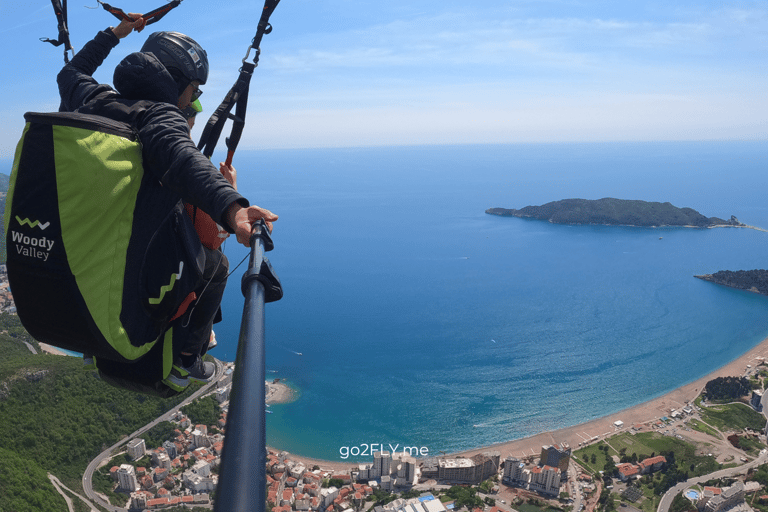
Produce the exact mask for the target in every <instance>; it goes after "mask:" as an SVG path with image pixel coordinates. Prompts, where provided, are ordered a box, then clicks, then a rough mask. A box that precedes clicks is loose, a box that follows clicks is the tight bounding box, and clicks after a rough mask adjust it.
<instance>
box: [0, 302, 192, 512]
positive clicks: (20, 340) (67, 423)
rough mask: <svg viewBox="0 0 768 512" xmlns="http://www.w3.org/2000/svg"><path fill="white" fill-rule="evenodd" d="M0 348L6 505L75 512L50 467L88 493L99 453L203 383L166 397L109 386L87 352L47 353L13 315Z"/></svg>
mask: <svg viewBox="0 0 768 512" xmlns="http://www.w3.org/2000/svg"><path fill="white" fill-rule="evenodd" d="M24 342H26V343H28V344H29V345H30V346H31V347H32V349H34V350H35V351H37V354H33V353H32V351H31V350H30V348H28V346H27V345H25V343H24ZM0 353H2V354H3V355H2V357H1V358H0V476H1V477H2V478H0V511H14V512H16V511H19V512H22V511H23V512H60V511H62V510H67V507H66V503H65V502H64V499H63V498H62V497H61V496H60V495H59V494H58V493H57V492H56V490H55V489H54V488H53V485H52V484H51V482H50V481H49V480H48V477H47V473H52V474H54V475H55V476H57V477H58V478H59V479H60V480H61V481H62V482H64V484H65V485H67V486H68V487H70V488H71V489H75V490H77V492H80V491H81V489H82V487H81V483H82V476H83V472H84V471H85V468H86V466H87V465H88V463H89V462H90V461H91V459H92V458H93V457H95V456H96V455H98V454H99V453H100V452H101V451H102V450H104V449H105V448H106V447H108V446H111V445H112V444H113V443H115V442H117V441H118V440H120V439H122V438H124V437H125V436H127V435H128V434H130V433H132V432H134V431H135V430H136V429H138V428H140V427H142V426H144V425H146V424H147V423H149V422H150V421H152V420H154V419H156V418H157V417H158V416H160V415H162V414H163V413H164V412H166V411H167V410H169V409H171V408H173V407H174V406H176V405H177V404H178V403H180V402H181V401H182V400H183V399H184V398H186V397H187V396H189V395H190V394H191V393H193V392H194V391H195V390H197V389H199V385H198V384H193V385H191V386H190V389H189V390H188V391H186V392H185V393H183V394H182V395H179V396H176V397H173V398H169V399H161V398H157V397H152V396H146V395H140V394H137V393H131V392H129V391H126V390H123V389H118V388H115V387H112V386H109V385H107V384H106V383H104V382H103V381H101V380H99V379H98V378H97V377H96V376H95V372H86V371H83V369H82V367H83V361H82V359H81V358H78V357H68V356H55V355H47V354H43V353H41V352H40V347H39V345H38V344H37V342H36V341H35V340H34V339H33V338H32V337H31V336H30V335H29V334H28V333H27V332H26V331H25V330H24V328H23V327H22V326H21V323H20V322H19V319H18V317H17V316H15V315H9V314H7V313H2V314H0ZM148 446H150V445H149V444H148ZM76 501H77V500H76ZM81 505H82V504H81ZM77 510H82V508H78V509H77Z"/></svg>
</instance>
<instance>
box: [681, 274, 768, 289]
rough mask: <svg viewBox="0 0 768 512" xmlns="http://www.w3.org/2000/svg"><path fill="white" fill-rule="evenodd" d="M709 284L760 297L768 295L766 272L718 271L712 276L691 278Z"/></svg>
mask: <svg viewBox="0 0 768 512" xmlns="http://www.w3.org/2000/svg"><path fill="white" fill-rule="evenodd" d="M693 277H695V278H697V279H702V280H704V281H709V282H710V283H715V284H719V285H721V286H727V287H729V288H736V289H737V290H745V291H748V292H752V293H759V294H760V295H768V270H764V269H756V270H736V271H733V270H720V271H719V272H715V273H714V274H703V275H699V276H693Z"/></svg>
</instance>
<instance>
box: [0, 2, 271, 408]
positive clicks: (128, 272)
mask: <svg viewBox="0 0 768 512" xmlns="http://www.w3.org/2000/svg"><path fill="white" fill-rule="evenodd" d="M53 1H54V2H57V1H58V0H53ZM179 2H180V0H179ZM278 2H279V0H267V2H266V4H265V9H264V13H263V14H262V17H261V20H260V22H259V30H258V32H257V36H256V38H254V40H253V41H254V42H253V43H252V45H251V47H250V48H249V52H250V50H251V49H252V48H254V46H256V49H257V55H256V59H254V63H253V64H252V65H251V64H248V65H247V66H246V65H244V69H245V70H246V71H244V70H241V73H240V77H239V78H238V81H237V83H236V84H235V86H234V87H233V88H232V90H231V91H230V93H229V94H228V95H227V97H226V98H225V100H224V102H222V105H221V106H219V108H218V109H217V110H216V112H214V114H213V116H211V119H210V120H209V121H208V124H207V125H206V133H204V134H203V138H204V139H206V140H207V141H208V142H207V143H206V144H205V147H206V150H207V153H206V155H207V156H209V157H210V155H212V154H213V148H214V146H215V144H216V140H217V139H218V136H219V135H220V133H221V130H222V128H223V123H224V121H226V119H227V118H231V119H233V121H234V123H235V126H233V131H232V136H231V137H230V138H228V139H227V146H228V161H229V162H231V158H232V154H233V153H234V150H235V148H236V146H237V142H238V141H239V138H240V135H241V134H242V129H243V126H244V122H245V108H246V96H247V93H248V82H249V80H250V75H251V74H252V72H253V68H255V67H256V64H257V60H258V53H259V52H258V41H260V40H261V36H262V35H263V34H264V33H268V31H269V29H271V26H270V25H269V23H268V18H269V15H270V14H271V13H272V11H273V10H274V7H275V6H276V5H277V3H278ZM177 4H178V2H177ZM169 5H170V4H169ZM110 12H112V11H110ZM120 12H122V11H120ZM166 12H167V11H166ZM113 14H114V12H113ZM164 14H165V12H163V13H161V14H160V17H162V15H164ZM59 16H61V17H59ZM57 18H59V19H60V28H61V27H62V26H63V27H64V30H63V32H60V36H61V35H62V34H65V35H66V37H65V38H64V41H65V44H67V46H69V47H70V48H71V45H69V43H68V34H67V32H66V12H65V10H61V12H59V11H57ZM158 19H159V18H158ZM62 20H63V25H62V23H61V21H62ZM65 55H66V53H65ZM246 75H247V77H246ZM234 105H237V115H236V116H230V114H229V112H230V111H231V109H232V108H233V106H234ZM25 119H26V121H27V124H26V126H25V129H24V132H23V134H22V137H21V140H20V141H19V144H18V146H17V150H16V155H15V157H14V162H13V169H12V173H11V182H10V186H9V191H8V197H7V201H6V211H5V217H4V225H5V230H6V246H7V247H8V251H7V252H8V261H7V268H8V275H9V282H10V285H11V289H12V293H13V294H14V299H15V302H16V307H17V311H18V314H19V318H20V320H21V321H22V324H23V325H24V326H25V328H26V329H27V330H28V331H29V332H30V334H32V335H33V336H34V337H35V338H36V339H38V340H39V341H42V342H45V343H49V344H51V345H54V346H57V347H61V348H64V349H68V350H73V351H77V352H81V353H83V354H84V355H86V356H92V357H87V358H86V361H93V362H95V366H96V368H97V369H98V371H99V374H100V375H101V377H102V378H103V379H104V380H105V381H107V382H109V383H111V384H114V385H117V386H119V387H124V388H128V389H131V390H134V391H139V392H144V393H150V394H155V395H159V396H163V397H168V396H173V395H175V394H177V393H179V392H181V391H183V390H184V389H185V388H186V386H187V385H188V380H187V379H186V377H187V375H186V372H185V371H184V370H183V368H180V367H178V366H176V365H175V364H174V360H175V358H174V356H175V355H177V352H178V351H179V349H180V348H179V347H174V346H173V343H172V338H173V336H172V330H173V325H174V324H173V322H174V321H176V320H178V319H179V318H180V316H181V315H183V314H184V313H185V311H186V309H187V307H189V306H190V304H191V303H192V301H194V300H195V298H196V297H195V294H194V293H193V290H194V289H195V286H196V283H197V282H199V277H200V276H201V275H202V266H203V261H204V256H203V254H202V251H201V245H200V240H199V238H198V237H197V234H196V233H195V232H194V228H193V227H192V223H191V221H190V220H189V217H188V216H187V215H186V214H185V213H183V211H182V206H181V202H180V201H177V202H176V203H172V202H170V201H169V200H168V196H169V192H168V191H163V190H159V191H158V189H162V188H163V187H157V186H155V187H151V186H145V185H146V184H147V180H149V179H150V178H149V175H148V174H146V173H144V170H143V162H142V151H141V144H140V142H139V141H138V135H137V133H136V132H135V130H134V129H133V128H132V127H131V126H130V125H128V124H126V123H122V122H119V121H114V120H111V119H108V118H104V117H101V116H94V115H87V114H81V113H75V112H67V113H61V112H59V113H49V114H36V113H27V114H25ZM201 144H202V142H201ZM150 190H154V191H153V192H151V191H150ZM163 194H164V195H163ZM145 211H149V212H151V215H148V216H143V217H144V218H146V217H149V218H151V219H155V220H153V221H152V222H150V223H143V222H137V219H136V218H135V217H137V216H136V215H134V213H135V212H145ZM263 231H266V228H264V229H263ZM267 233H268V232H267ZM268 245H269V247H270V248H271V242H270V243H269V244H268ZM252 250H253V248H252ZM131 255H133V257H132V256H131ZM136 256H138V257H136ZM136 260H139V261H138V262H137V261H136ZM246 277H248V279H249V280H251V281H252V280H254V279H255V280H256V281H257V283H258V284H259V285H261V287H262V288H263V289H264V290H265V295H264V302H271V301H275V300H279V299H280V298H281V297H282V288H281V286H280V282H279V280H278V279H277V277H276V275H275V274H274V272H273V271H272V268H271V265H270V264H269V262H268V260H266V258H264V261H262V262H261V263H259V266H258V268H255V269H249V270H248V271H247V272H246ZM262 396H263V395H262Z"/></svg>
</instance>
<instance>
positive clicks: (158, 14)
mask: <svg viewBox="0 0 768 512" xmlns="http://www.w3.org/2000/svg"><path fill="white" fill-rule="evenodd" d="M65 1H66V0H65ZM96 1H97V2H99V4H101V6H102V7H103V8H104V10H105V11H107V12H108V13H110V14H112V16H114V17H115V18H117V19H119V20H124V21H137V20H135V19H134V18H133V17H132V16H129V15H128V14H126V13H125V11H123V10H122V9H120V8H119V7H112V6H111V5H109V4H108V3H106V2H102V1H101V0H96ZM181 2H182V0H172V1H171V2H169V3H167V4H165V5H164V6H162V7H158V8H157V9H153V10H151V11H149V12H147V13H144V14H142V15H141V17H142V18H144V19H145V20H146V21H147V25H151V24H153V23H155V22H156V21H160V19H162V17H163V16H165V15H166V14H168V13H169V12H170V11H171V9H175V8H176V7H178V6H179V5H180V4H181Z"/></svg>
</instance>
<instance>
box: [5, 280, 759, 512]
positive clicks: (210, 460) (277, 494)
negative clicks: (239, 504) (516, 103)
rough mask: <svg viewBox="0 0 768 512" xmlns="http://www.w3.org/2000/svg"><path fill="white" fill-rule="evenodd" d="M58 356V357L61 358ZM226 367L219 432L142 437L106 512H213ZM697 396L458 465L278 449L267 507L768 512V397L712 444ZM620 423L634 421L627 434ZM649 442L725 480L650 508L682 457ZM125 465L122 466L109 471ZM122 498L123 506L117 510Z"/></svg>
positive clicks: (692, 487)
mask: <svg viewBox="0 0 768 512" xmlns="http://www.w3.org/2000/svg"><path fill="white" fill-rule="evenodd" d="M0 300H2V302H0V304H2V308H3V311H5V312H9V313H12V312H13V299H12V297H11V295H10V291H9V290H8V286H7V278H6V274H5V268H4V266H0ZM760 349H761V350H763V351H764V352H759V353H753V354H751V355H750V356H749V357H747V358H746V359H745V358H741V359H740V360H739V361H737V362H734V363H733V364H732V365H731V366H730V367H729V368H727V369H726V370H724V371H725V372H726V373H731V374H732V373H741V374H742V377H741V378H743V379H755V380H757V379H766V380H765V381H768V366H766V365H765V361H766V356H768V343H763V344H762V345H761V347H760ZM47 350H51V353H56V350H55V349H53V348H52V347H49V348H48V349H47ZM745 361H748V364H746V365H745V364H744V362H745ZM219 364H221V365H222V368H221V372H220V378H219V380H218V381H217V382H216V383H215V384H213V385H212V386H210V388H209V390H208V392H207V393H206V395H204V396H205V397H210V398H211V399H213V400H215V402H216V403H217V407H218V410H219V411H220V416H219V418H218V420H217V421H216V422H215V423H214V424H211V425H206V424H199V423H198V424H194V423H193V422H192V421H191V420H190V418H189V417H187V416H186V415H185V414H184V413H183V412H181V411H180V410H177V411H175V412H173V413H172V415H171V416H170V420H169V421H170V423H172V424H173V426H174V428H173V432H172V435H170V436H169V437H168V438H167V439H165V440H164V441H163V442H162V443H161V444H160V445H159V446H147V444H146V441H145V440H144V439H143V438H142V437H141V436H136V437H134V438H132V439H129V440H127V441H126V442H125V443H123V444H122V449H120V450H117V451H112V452H111V453H109V457H107V458H104V459H103V460H101V461H100V462H99V469H98V471H100V472H102V473H103V474H106V475H108V477H109V478H110V479H111V481H112V482H113V483H112V486H111V491H110V493H111V495H112V498H110V497H109V496H107V495H105V494H103V493H98V492H97V493H96V494H97V495H98V496H99V497H100V499H101V500H103V504H110V507H111V509H112V510H132V511H144V510H148V511H152V510H166V509H172V508H173V509H175V508H176V507H184V508H195V507H201V508H204V509H205V508H208V509H210V508H212V507H213V503H214V501H215V492H216V488H217V485H218V471H219V465H220V462H221V455H222V450H223V445H224V436H225V435H226V419H227V412H228V407H229V393H230V389H231V376H232V372H233V370H234V368H233V367H234V365H233V363H221V362H219ZM736 368H738V370H739V371H734V369H736ZM765 381H762V382H765ZM693 386H696V387H694V388H689V389H684V390H682V391H681V390H678V391H679V392H680V393H683V394H682V395H680V394H679V393H678V394H674V393H672V394H670V395H668V396H665V397H663V398H662V399H661V400H658V401H654V402H652V404H646V406H645V409H642V408H641V409H642V412H640V413H639V412H638V409H637V408H634V409H630V410H626V411H623V412H622V413H621V415H617V416H615V417H611V418H607V417H606V418H601V419H599V420H596V421H594V422H590V423H587V424H584V425H579V426H576V427H574V428H570V429H561V430H560V431H557V432H553V433H542V434H540V435H537V436H534V437H532V438H528V439H523V440H518V441H514V442H511V443H506V444H503V445H498V446H492V447H487V448H485V449H478V450H474V451H472V452H464V453H459V454H453V455H448V454H442V455H441V456H428V455H427V456H423V455H425V454H423V453H419V452H418V450H416V449H415V448H406V449H404V450H403V451H399V452H396V451H387V450H385V449H384V447H383V446H380V450H374V449H371V453H372V457H371V460H369V461H367V462H356V463H348V462H345V461H315V460H311V459H306V458H303V457H301V456H297V455H294V454H290V453H287V452H284V451H279V450H275V449H270V451H269V453H268V457H267V465H266V468H265V469H266V474H267V501H268V507H269V509H270V510H271V512H294V511H295V512H359V511H363V510H371V511H373V512H443V511H450V510H458V509H461V508H466V509H468V510H471V511H472V512H512V511H522V510H524V511H526V512H532V510H533V509H531V508H530V507H531V506H534V507H536V509H537V510H541V511H547V510H549V511H563V512H582V511H584V510H586V511H587V512H594V511H597V510H599V511H601V512H602V511H611V510H614V509H616V507H620V508H621V511H622V512H648V511H649V510H658V512H668V511H670V506H671V502H672V499H673V498H674V497H675V496H685V499H686V500H688V502H690V505H691V507H693V508H692V509H691V510H697V511H698V512H750V511H752V510H755V509H758V510H761V512H762V511H763V509H762V508H761V504H763V503H765V504H766V506H765V509H764V510H768V491H767V490H766V489H765V487H764V485H765V483H768V479H767V480H766V482H765V483H760V482H758V481H756V480H755V479H754V473H755V470H756V469H757V468H758V467H759V466H760V465H762V464H766V463H767V462H768V454H767V453H766V448H765V446H766V437H765V417H764V416H762V415H761V414H762V411H763V405H764V403H763V394H762V391H761V390H754V391H752V393H751V395H750V396H749V397H748V398H749V399H748V400H744V402H746V403H743V404H742V403H739V406H742V407H745V408H749V409H751V410H752V411H754V413H755V414H757V415H758V416H759V417H761V418H763V419H762V424H761V425H759V427H760V428H753V429H750V428H731V429H728V430H727V431H724V432H722V433H721V432H716V433H715V434H714V435H713V433H712V432H706V429H702V428H701V425H702V423H705V422H706V421H708V420H707V417H706V410H707V409H708V408H711V407H712V404H707V403H706V402H705V401H704V400H702V399H701V397H698V398H697V399H696V400H692V398H696V397H695V396H694V395H696V394H698V393H700V392H701V391H702V390H703V386H702V383H701V382H697V383H694V384H693ZM762 388H763V389H764V388H765V385H763V386H762ZM266 389H267V395H266V397H265V398H266V400H267V403H273V404H274V403H285V404H287V405H286V406H290V404H289V403H290V402H291V401H292V400H293V399H294V396H293V394H292V391H291V389H290V388H289V387H288V386H287V385H285V384H284V383H282V382H279V381H278V380H275V381H273V382H267V383H266ZM683 395H685V396H688V397H689V399H683V398H682V396H683ZM633 411H634V413H633ZM650 411H652V412H653V413H654V417H653V418H652V419H646V420H645V421H638V420H637V417H636V415H637V414H641V417H645V418H648V415H649V414H650V413H651V412H650ZM620 418H626V419H628V420H631V421H628V422H627V423H626V424H625V422H624V421H623V420H622V419H620ZM644 436H646V437H644ZM648 436H650V437H652V438H658V439H666V440H670V441H674V440H677V441H680V443H688V444H690V445H691V446H695V447H698V448H696V450H697V451H699V452H700V451H701V450H702V449H703V448H702V447H706V449H707V450H710V451H711V452H710V453H706V454H703V453H702V454H701V455H702V456H704V457H706V458H708V459H711V461H712V466H711V467H712V468H713V469H716V470H717V471H714V472H712V473H711V474H707V475H705V476H696V477H693V478H690V479H688V478H687V477H686V478H685V479H682V480H681V481H679V482H673V483H674V484H676V485H673V486H671V487H670V488H669V489H666V488H665V489H663V491H664V492H662V493H661V494H662V495H663V496H662V498H661V500H660V501H659V502H658V505H657V506H656V505H654V508H653V509H649V508H648V503H656V502H655V501H654V499H653V498H652V497H649V496H647V495H644V493H643V491H642V490H641V489H642V487H643V486H647V485H648V484H649V482H650V483H653V485H658V484H659V481H664V482H666V480H667V478H668V474H669V473H670V472H674V471H675V469H674V468H675V464H674V458H675V454H674V453H673V452H666V451H665V452H664V453H652V452H650V451H648V452H642V451H640V452H639V453H638V452H635V453H627V446H632V445H633V446H640V445H643V444H644V443H646V442H647V441H645V440H644V439H648ZM544 441H547V442H544ZM596 453H598V454H601V456H602V457H603V459H604V462H600V461H599V460H598V457H597V456H596ZM670 456H671V457H672V460H670ZM114 461H119V463H114V464H110V462H114ZM692 467H693V465H692ZM720 473H722V474H720ZM681 486H682V487H681ZM457 489H458V490H462V489H471V499H469V500H467V499H465V498H466V497H462V496H461V495H460V494H458V492H459V491H457ZM86 494H88V492H87V491H86ZM114 496H122V497H123V499H122V500H120V502H119V503H117V504H116V503H115V502H114V501H112V499H113V498H114ZM747 498H749V503H747V501H746V500H747ZM665 500H666V501H665ZM675 512H677V509H675Z"/></svg>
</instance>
